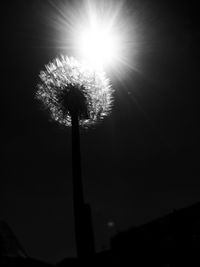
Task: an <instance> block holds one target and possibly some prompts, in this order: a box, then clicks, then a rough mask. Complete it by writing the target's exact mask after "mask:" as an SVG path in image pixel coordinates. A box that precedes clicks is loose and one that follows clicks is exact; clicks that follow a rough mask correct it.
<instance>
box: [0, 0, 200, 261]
mask: <svg viewBox="0 0 200 267" xmlns="http://www.w3.org/2000/svg"><path fill="white" fill-rule="evenodd" d="M59 2H63V3H64V2H66V3H69V2H71V1H58V3H59ZM127 2H128V1H127ZM130 2H134V1H130ZM127 4H129V5H130V3H127ZM134 8H135V14H136V15H137V23H138V25H139V26H138V28H139V30H140V34H144V40H143V43H141V51H140V53H139V55H138V66H139V69H140V71H134V70H129V71H128V74H127V75H126V78H125V79H122V80H121V81H119V80H116V79H115V78H114V76H113V77H112V78H111V79H113V80H112V82H113V87H114V88H115V94H114V97H115V103H114V108H113V112H112V114H111V115H110V117H109V118H107V119H105V120H104V121H103V122H102V123H101V124H100V125H98V126H97V127H96V128H95V129H91V130H88V131H86V132H82V133H81V145H82V165H83V176H84V186H85V198H86V199H87V200H88V201H89V202H90V203H91V206H92V214H93V222H94V228H95V238H96V247H97V249H102V248H106V247H108V244H109V238H110V236H112V235H113V234H114V233H116V232H117V231H123V230H124V229H128V228H130V227H132V226H134V225H138V224H141V223H145V222H147V221H149V220H151V219H153V218H156V217H159V216H162V215H164V214H166V213H168V212H170V211H172V210H173V209H178V208H181V207H184V206H187V205H190V204H192V203H194V202H197V201H200V181H199V166H198V164H199V129H198V124H199V122H198V109H199V103H198V102H199V98H198V95H199V94H198V91H199V85H200V76H199V55H200V52H199V45H200V43H199V41H200V39H199V37H200V32H199V25H198V23H199V21H198V9H197V5H195V3H193V1H187V5H186V1H164V0H161V1H156V0H152V1H138V3H137V4H136V5H135V6H134ZM49 10H51V11H53V9H52V6H51V5H50V2H49V1H45V0H43V1H42V0H40V1H39V0H33V1H25V0H24V1H21V0H20V1H1V17H2V19H3V21H2V23H1V25H2V31H3V32H2V33H1V36H2V40H1V42H2V43H3V49H2V50H1V73H2V74H3V75H2V79H3V80H2V81H3V82H2V86H1V99H2V106H3V109H2V113H1V114H3V116H2V117H1V125H2V128H1V129H2V130H1V132H2V133H3V134H2V138H1V140H2V150H3V153H2V154H3V160H2V175H1V181H0V190H1V194H0V196H1V201H0V217H1V218H2V219H4V220H6V221H7V222H8V223H9V224H10V225H11V227H12V229H13V231H14V232H15V233H16V235H17V237H18V239H19V240H20V242H21V243H22V245H23V246H24V248H25V250H26V251H27V253H28V254H29V255H30V256H32V257H36V258H40V259H43V260H46V261H51V262H55V261H58V260H60V259H61V258H63V257H70V256H74V255H75V241H74V226H73V209H72V205H73V203H72V176H71V139H70V138H71V136H70V129H63V128H62V127H60V126H59V125H57V124H56V123H54V122H51V121H50V118H49V116H48V115H47V114H46V113H45V112H44V111H43V110H42V109H41V106H40V104H39V103H37V101H36V100H35V99H34V94H35V91H36V84H37V82H38V73H39V71H40V70H41V68H43V66H44V64H47V63H48V62H49V61H50V60H51V59H52V58H54V57H55V56H57V55H58V54H59V53H60V52H61V51H60V50H59V48H57V47H56V43H57V42H56V40H55V38H54V36H55V31H56V30H55V28H51V26H49V25H48V23H47V22H48V12H49ZM133 13H134V12H133ZM133 15H134V14H133ZM109 221H113V222H114V226H113V227H109V226H108V222H109Z"/></svg>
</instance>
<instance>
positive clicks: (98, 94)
mask: <svg viewBox="0 0 200 267" xmlns="http://www.w3.org/2000/svg"><path fill="white" fill-rule="evenodd" d="M39 77H40V82H39V83H38V85H37V92H36V98H37V99H39V100H40V101H42V103H43V104H44V106H45V107H46V108H47V109H48V110H49V111H50V114H51V117H52V119H54V120H55V121H58V122H59V123H60V124H62V125H65V126H71V117H72V115H73V113H74V112H76V114H77V115H78V118H79V124H80V125H81V126H83V127H86V128H87V127H88V126H90V125H94V124H95V123H97V122H98V121H100V120H102V119H103V118H104V117H105V116H107V115H108V114H109V113H110V111H111V107H112V102H113V98H112V93H113V89H112V87H111V84H110V81H109V79H108V78H107V77H106V75H105V73H104V72H100V71H95V70H92V69H91V68H90V67H88V66H86V65H84V64H82V63H80V62H78V61H77V60H76V59H74V58H73V57H70V58H69V57H67V56H63V55H62V56H60V57H59V58H55V59H54V60H53V61H52V62H50V63H49V64H48V65H45V70H42V71H41V72H40V74H39Z"/></svg>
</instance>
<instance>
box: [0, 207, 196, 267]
mask: <svg viewBox="0 0 200 267" xmlns="http://www.w3.org/2000/svg"><path fill="white" fill-rule="evenodd" d="M77 264H78V265H81V266H83V265H85V264H87V265H91V266H104V265H107V264H109V265H122V266H123V265H125V266H126V265H127V266H138V267H139V266H145V267H147V266H154V267H157V266H163V267H167V266H189V267H190V266H200V203H197V204H195V205H193V206H190V207H187V208H184V209H181V210H177V211H173V212H172V213H170V214H168V215H166V216H164V217H161V218H158V219H156V220H154V221H151V222H149V223H146V224H144V225H141V226H138V227H133V228H131V229H129V230H127V231H125V232H120V233H118V234H117V235H116V236H114V237H113V238H112V240H111V248H110V250H106V251H101V252H99V253H96V254H94V255H93V256H92V257H89V258H85V259H84V260H78V259H76V258H66V259H64V260H62V261H61V262H59V263H57V264H56V265H54V266H74V265H77ZM0 266H53V265H50V264H47V263H45V262H41V261H38V260H36V259H32V258H30V257H29V256H28V255H27V253H26V252H25V250H24V249H23V248H22V246H21V245H20V244H19V242H18V241H17V238H16V237H15V235H14V234H13V232H12V230H11V229H10V227H9V226H8V224H6V223H5V222H0Z"/></svg>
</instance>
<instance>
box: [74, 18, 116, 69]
mask: <svg viewBox="0 0 200 267" xmlns="http://www.w3.org/2000/svg"><path fill="white" fill-rule="evenodd" d="M104 24H105V23H104ZM104 24H103V23H102V24H101V23H98V22H96V23H94V24H92V25H89V26H88V27H86V28H85V29H82V31H81V33H80V38H79V39H78V44H79V45H78V50H79V54H80V55H81V57H82V59H83V60H84V61H87V63H89V64H90V65H91V66H92V67H94V68H95V69H103V68H105V67H106V66H109V65H111V64H112V62H113V61H114V60H115V58H116V56H117V54H118V51H119V43H118V41H117V35H116V34H115V33H114V32H113V30H112V29H111V28H110V27H109V26H108V25H107V26H106V25H104Z"/></svg>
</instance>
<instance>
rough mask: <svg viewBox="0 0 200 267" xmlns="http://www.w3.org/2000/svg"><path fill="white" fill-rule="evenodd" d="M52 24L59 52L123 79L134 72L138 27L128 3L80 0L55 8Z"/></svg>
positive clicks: (122, 0)
mask: <svg viewBox="0 0 200 267" xmlns="http://www.w3.org/2000/svg"><path fill="white" fill-rule="evenodd" d="M51 5H52V7H53V10H54V11H55V12H54V13H52V16H51V21H52V25H53V26H54V27H55V29H56V32H57V33H58V34H59V36H57V37H56V42H57V43H56V49H57V51H58V49H60V52H61V54H65V53H66V54H70V55H72V56H74V57H75V58H77V59H78V60H79V61H80V62H83V63H84V64H88V65H90V66H91V67H93V68H95V69H96V70H100V71H102V70H103V71H106V72H107V71H108V72H109V74H111V73H113V74H114V75H115V76H116V77H118V78H119V77H122V75H123V73H124V72H125V71H126V69H127V68H131V69H135V67H136V64H137V63H136V57H137V55H138V49H139V45H138V44H139V42H138V40H139V39H138V27H137V23H135V22H134V16H133V10H132V9H131V8H130V6H128V5H127V2H126V1H125V0H119V1H114V0H107V1H105V0H77V1H69V2H66V4H64V2H63V4H61V2H60V4H59V5H56V4H55V2H54V1H51Z"/></svg>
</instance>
